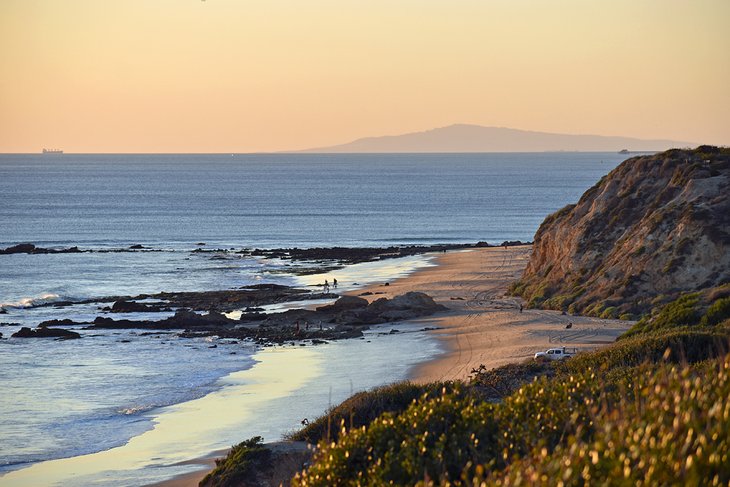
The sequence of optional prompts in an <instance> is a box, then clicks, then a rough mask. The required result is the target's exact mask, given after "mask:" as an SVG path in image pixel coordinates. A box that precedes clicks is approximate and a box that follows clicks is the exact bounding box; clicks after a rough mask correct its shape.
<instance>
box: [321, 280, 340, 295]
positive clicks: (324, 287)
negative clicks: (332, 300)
mask: <svg viewBox="0 0 730 487" xmlns="http://www.w3.org/2000/svg"><path fill="white" fill-rule="evenodd" d="M332 289H337V279H332ZM322 291H324V292H326V293H328V292H330V283H329V281H328V280H327V279H325V280H324V284H323V285H322Z"/></svg>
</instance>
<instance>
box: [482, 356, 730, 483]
mask: <svg viewBox="0 0 730 487" xmlns="http://www.w3.org/2000/svg"><path fill="white" fill-rule="evenodd" d="M711 365H713V366H712V367H708V366H705V367H700V368H698V369H695V370H691V369H689V368H682V369H678V368H675V367H670V366H664V367H661V368H660V369H658V370H657V371H655V372H654V373H653V374H652V375H650V376H643V375H641V376H637V377H636V381H637V382H636V387H635V390H636V394H635V395H633V396H625V397H623V398H622V399H621V400H620V401H619V403H618V404H616V405H614V406H613V407H603V408H601V409H598V410H596V411H595V412H594V413H593V416H592V425H591V428H592V429H593V431H594V432H593V434H592V435H585V434H581V433H582V431H581V430H582V426H581V427H580V428H578V431H577V434H575V435H570V436H569V437H568V438H567V439H566V441H565V442H563V443H562V444H560V445H558V446H557V447H556V448H555V449H554V450H552V451H549V450H547V449H544V448H543V449H538V448H535V449H534V451H533V452H532V453H531V454H530V455H527V456H525V457H523V458H521V459H518V460H517V461H515V462H513V463H512V465H510V468H509V469H508V470H506V471H502V472H488V471H487V470H485V469H481V470H478V471H477V475H475V476H473V477H472V478H471V481H472V482H473V484H474V485H478V484H480V483H481V482H482V481H484V480H486V482H485V484H486V485H501V486H512V485H524V484H531V485H536V484H537V485H555V484H562V485H593V484H600V485H609V484H611V485H677V484H678V483H681V484H682V485H727V484H728V483H730V468H728V458H729V457H730V421H728V411H730V379H729V377H730V360H729V359H728V358H727V357H726V358H725V359H724V360H721V361H719V362H716V363H715V364H711Z"/></svg>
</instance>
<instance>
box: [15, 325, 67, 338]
mask: <svg viewBox="0 0 730 487" xmlns="http://www.w3.org/2000/svg"><path fill="white" fill-rule="evenodd" d="M11 337H12V338H60V339H63V340H71V339H74V338H81V335H79V334H78V333H76V332H75V331H71V330H64V329H62V328H47V327H38V328H36V329H35V330H31V329H30V328H28V327H26V326H24V327H23V328H21V329H20V330H18V331H17V332H15V333H13V334H12V335H11Z"/></svg>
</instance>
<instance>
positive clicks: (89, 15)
mask: <svg viewBox="0 0 730 487" xmlns="http://www.w3.org/2000/svg"><path fill="white" fill-rule="evenodd" d="M729 22H730V1H728V0H694V1H687V0H681V1H680V0H611V1H598V0H596V1H591V0H551V1H548V0H545V1H539V0H534V1H527V0H479V1H477V0H450V1H446V0H443V1H435V0H382V1H381V0H367V1H365V0H363V1H353V0H332V1H321V0H261V1H255V0H251V1H249V0H205V1H201V0H117V1H112V0H2V1H1V2H0V152H39V151H40V150H41V148H43V147H53V148H56V147H57V148H61V149H64V150H66V151H67V152H254V151H276V150H290V149H302V148H308V147H319V146H327V145H332V144H337V143H343V142H347V141H349V140H352V139H355V138H358V137H364V136H374V135H386V134H400V133H405V132H412V131H420V130H426V129H430V128H433V127H439V126H445V125H449V124H452V123H473V124H480V125H488V126H505V127H513V128H521V129H528V130H539V131H548V132H561V133H592V134H601V135H626V136H633V137H641V138H669V139H675V140H689V141H696V142H700V143H713V144H724V145H727V144H730V29H729V28H728V23H729Z"/></svg>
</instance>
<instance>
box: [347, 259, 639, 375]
mask: <svg viewBox="0 0 730 487" xmlns="http://www.w3.org/2000/svg"><path fill="white" fill-rule="evenodd" d="M531 251H532V246H531V245H519V246H509V247H488V248H482V249H469V250H462V251H456V252H449V253H445V254H441V255H437V256H436V257H435V260H434V263H435V265H434V266H432V267H426V268H422V269H418V270H416V271H415V272H413V273H411V274H410V275H408V276H405V277H402V278H399V279H395V280H393V281H392V282H389V283H388V285H387V286H385V285H382V284H381V285H377V286H370V287H366V288H364V289H363V290H360V291H357V292H352V293H351V294H353V295H356V296H362V297H365V298H367V299H369V300H372V299H374V298H380V297H386V298H392V297H393V296H396V295H399V294H404V293H406V292H411V291H418V292H423V293H426V294H428V295H429V296H431V297H432V298H433V299H434V301H436V302H437V303H438V304H441V305H443V306H446V307H447V308H449V311H447V312H443V313H438V314H437V315H434V316H430V317H426V318H418V319H416V320H414V321H416V322H419V323H423V324H425V325H426V326H427V327H428V328H434V329H432V330H430V331H429V333H431V334H433V335H434V336H436V337H438V339H439V340H440V341H441V343H442V346H443V348H444V350H445V352H444V353H443V354H441V355H439V356H437V357H434V359H432V360H429V361H427V362H425V363H423V364H420V365H418V366H417V367H415V368H414V369H412V371H411V374H410V377H409V379H410V380H411V381H413V382H417V383H428V382H434V381H443V380H464V379H467V378H468V377H469V375H470V374H471V371H472V369H476V368H478V367H479V366H480V365H484V366H485V367H486V368H487V369H492V368H495V367H499V366H501V365H506V364H509V363H515V362H522V361H524V360H528V359H531V358H532V357H533V356H534V354H535V352H538V351H542V350H545V349H546V348H549V347H555V346H570V347H576V348H578V349H580V350H591V349H594V348H598V347H600V346H604V345H608V344H609V343H613V342H614V341H615V340H616V338H617V337H618V336H619V335H621V334H622V333H623V332H624V331H626V330H628V329H629V328H630V327H631V326H632V324H633V322H631V321H620V320H607V319H600V318H593V317H587V316H577V315H576V316H574V315H569V314H563V313H561V312H558V311H549V310H541V309H525V308H524V306H525V303H524V302H523V301H522V299H521V298H519V297H515V296H511V295H509V287H510V285H511V284H512V283H513V282H515V281H517V280H518V279H519V278H520V276H521V275H522V272H523V271H524V269H525V267H526V266H527V262H528V260H529V257H530V253H531ZM368 293H378V294H372V295H369V294H368ZM363 294H364V295H363ZM568 325H570V326H569V327H568ZM566 327H567V328H566Z"/></svg>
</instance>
